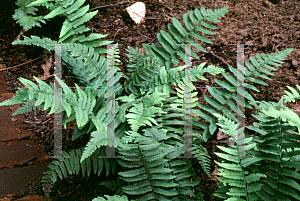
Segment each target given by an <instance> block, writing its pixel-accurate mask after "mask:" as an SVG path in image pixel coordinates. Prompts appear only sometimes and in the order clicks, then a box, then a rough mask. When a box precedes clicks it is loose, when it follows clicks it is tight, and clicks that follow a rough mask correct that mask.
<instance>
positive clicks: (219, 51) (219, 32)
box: [0, 0, 300, 200]
mask: <svg viewBox="0 0 300 201" xmlns="http://www.w3.org/2000/svg"><path fill="white" fill-rule="evenodd" d="M14 2H15V1H13V0H8V1H5V3H3V6H2V5H1V7H0V9H1V12H0V24H1V29H0V44H1V45H0V58H1V61H0V63H1V64H0V65H1V66H0V69H1V67H2V68H8V67H14V66H17V65H20V64H24V63H25V62H28V61H30V60H33V59H37V58H38V59H37V60H34V61H32V62H28V63H26V64H25V65H21V66H18V67H15V68H11V69H9V70H4V71H0V75H1V74H2V73H3V74H4V78H5V81H3V83H0V87H1V89H2V90H3V89H4V91H3V92H2V91H1V93H8V92H15V91H16V90H17V89H18V88H19V87H23V86H22V84H21V83H20V82H19V81H18V79H17V78H19V77H24V78H27V79H32V78H33V76H37V77H38V76H42V75H43V74H44V71H43V69H42V68H41V64H43V63H44V62H45V61H46V59H45V58H44V57H41V56H42V52H43V50H42V49H41V48H38V47H34V46H32V47H29V46H12V45H11V43H12V41H13V40H14V39H15V38H16V36H17V35H18V34H19V33H20V31H21V29H22V28H21V27H19V26H18V24H16V23H15V21H14V20H13V19H12V15H13V13H14V9H16V8H17V7H16V5H15V4H14ZM90 2H91V6H90V8H95V7H100V6H107V5H112V6H107V7H104V8H100V9H98V10H99V12H98V14H97V15H96V16H95V18H93V19H92V20H91V21H90V22H88V25H89V26H90V28H91V29H92V30H93V32H98V33H101V34H108V37H107V38H106V39H107V40H113V41H115V42H118V43H120V44H122V45H120V54H121V60H122V63H121V66H120V68H121V69H122V71H123V72H126V68H125V64H126V62H127V61H128V58H127V56H126V55H125V54H124V53H126V52H125V51H124V48H126V47H127V46H132V47H135V46H138V47H140V48H141V47H142V45H141V44H142V43H149V44H151V43H157V40H156V33H157V32H158V31H159V30H161V29H163V30H166V31H167V25H168V23H171V19H172V17H176V18H177V19H179V20H180V21H181V22H182V15H183V14H184V13H185V12H187V11H188V10H194V9H195V8H198V9H199V8H200V6H204V7H205V8H209V9H216V8H222V7H225V6H228V7H229V9H228V10H229V12H228V13H227V14H226V15H225V16H224V17H223V18H222V19H221V21H222V23H220V24H217V26H218V29H216V30H214V32H215V33H216V35H215V36H207V37H208V38H209V39H210V40H211V41H212V42H213V45H210V46H208V45H205V44H204V45H203V46H204V48H206V47H211V52H212V53H213V54H211V53H206V54H202V53H199V54H198V56H199V57H200V59H201V60H200V61H196V62H193V65H197V64H199V63H200V62H204V61H205V62H206V63H207V65H209V64H214V65H216V66H219V67H223V68H225V69H228V67H227V65H226V64H224V63H229V64H230V65H232V66H233V67H236V50H237V47H236V45H231V44H237V43H239V42H242V43H251V44H252V45H251V46H248V47H246V48H245V57H246V58H249V56H255V54H257V53H262V52H264V53H271V52H277V51H280V50H283V49H286V48H294V51H293V52H291V53H290V54H289V56H288V57H287V58H286V60H285V63H284V64H283V65H282V67H276V68H277V69H278V71H274V72H273V73H274V74H275V76H274V77H272V78H273V80H272V81H268V80H266V82H267V83H268V84H269V86H263V85H257V86H256V87H257V88H258V89H259V90H260V93H257V92H255V91H252V92H251V93H252V95H253V97H255V98H256V100H264V101H278V100H279V99H280V97H281V96H282V95H284V91H283V90H287V88H286V86H292V87H294V86H295V85H300V2H299V1H297V0H289V1H276V0H273V1H268V0H255V1H252V0H248V1H234V0H229V1H224V0H214V1H212V0H182V1H176V0H147V1H142V2H144V3H145V4H146V20H145V23H143V24H140V25H135V24H134V23H133V22H132V21H131V20H130V19H129V18H128V16H126V14H125V13H124V9H125V8H126V7H127V6H129V5H131V3H124V4H121V5H115V4H118V3H120V2H123V1H117V0H110V1H104V0H102V1H99V0H98V1H97V0H90ZM113 5H115V6H113ZM62 22H63V21H62V19H60V18H57V19H55V20H53V21H52V22H50V23H47V25H45V26H44V27H42V28H33V29H32V30H30V31H28V32H26V33H25V35H26V36H30V35H38V36H44V37H50V38H52V39H57V37H58V35H59V31H60V28H61V24H62ZM157 44H158V43H157ZM216 56H218V57H219V58H217V57H216ZM63 72H64V76H65V75H68V73H67V72H66V71H65V69H64V68H63ZM51 73H53V69H50V74H51ZM206 78H208V79H209V81H201V82H197V83H195V85H196V86H204V85H215V84H214V82H213V79H214V78H217V79H221V80H222V76H209V75H206ZM51 80H52V79H50V78H49V79H47V80H46V81H47V83H49V82H51ZM65 81H66V83H67V84H68V85H74V83H75V82H76V80H74V79H71V78H67V77H65ZM5 82H6V83H7V86H6V85H5ZM203 92H204V91H203V90H201V89H199V102H200V103H202V104H203V103H204V98H203V96H202V93H203ZM1 101H2V100H1ZM299 104H300V103H293V104H289V106H290V107H293V109H294V110H295V111H296V112H298V111H299V115H300V106H299ZM6 109H7V111H6V112H5V113H7V114H10V113H8V112H9V111H10V109H9V108H6ZM12 110H13V111H15V108H12ZM10 112H11V113H12V111H10ZM252 112H253V111H251V110H249V109H246V110H245V115H246V117H247V119H246V125H250V124H252V123H253V121H254V120H253V118H251V116H250V114H251V113H252ZM1 114H2V113H1ZM8 116H9V115H8ZM21 116H22V115H20V116H18V117H14V118H17V119H18V120H17V121H15V122H17V123H20V124H19V125H18V126H20V128H22V129H23V128H24V131H22V135H23V134H24V135H25V133H27V131H28V129H29V131H28V135H29V137H26V138H24V139H23V138H22V136H21V138H22V139H18V133H19V132H18V131H17V130H16V131H17V132H16V134H14V135H15V136H16V137H15V138H13V140H12V139H9V140H7V139H6V140H3V139H5V135H4V132H2V131H3V130H4V128H6V127H8V125H10V126H11V127H15V126H14V124H13V123H14V121H13V120H14V119H12V117H7V118H11V119H6V120H2V119H1V121H0V141H5V142H0V143H6V144H7V143H11V144H14V143H17V142H18V143H23V144H25V145H26V144H28V145H29V143H27V142H25V140H30V141H32V142H34V143H36V144H37V145H39V146H40V149H39V150H41V151H42V152H44V153H45V154H48V155H51V154H53V152H52V150H53V116H51V115H47V113H45V112H44V111H41V110H37V111H35V112H30V113H28V114H26V115H25V116H23V117H21ZM22 118H24V120H25V121H26V123H22V122H23V119H22ZM22 126H23V127H22ZM25 126H27V127H25ZM74 127H75V124H74V123H71V124H70V125H68V129H67V130H63V149H64V150H66V151H67V150H70V149H72V148H77V147H78V146H80V145H84V143H85V142H87V140H88V139H80V140H78V141H75V142H72V141H71V137H72V132H73V130H74ZM18 129H19V128H18ZM1 132H2V133H1ZM10 133H12V132H10ZM226 143H227V141H226V139H223V140H218V139H217V135H216V134H215V135H213V136H211V138H210V140H209V141H208V142H207V143H205V144H204V146H205V147H206V148H207V149H208V151H209V153H210V155H211V157H212V159H213V160H219V159H218V158H217V157H216V155H214V152H215V151H217V148H216V145H224V146H225V144H226ZM6 146H8V145H6ZM20 147H21V149H22V150H25V149H28V146H24V147H23V148H22V146H20ZM32 148H33V147H32ZM36 149H38V148H36ZM0 150H1V147H0ZM16 152H17V150H16ZM1 153H3V152H1ZM5 155H6V154H5ZM32 157H35V156H32ZM30 159H31V158H28V159H27V160H30ZM23 160H24V159H23ZM23 160H22V162H23ZM35 161H38V160H36V159H34V160H32V161H29V162H27V163H26V164H27V165H29V166H27V167H33V166H31V165H34V163H35ZM22 162H19V163H17V164H22ZM24 162H26V161H24ZM31 163H32V164H31ZM10 167H12V168H11V169H12V171H14V170H16V171H17V169H16V168H19V166H18V167H14V166H10ZM194 168H195V170H196V175H197V176H198V178H200V179H201V183H200V188H201V189H202V193H203V194H204V196H205V200H217V199H216V198H214V197H213V195H212V194H213V192H214V190H215V189H216V187H215V186H216V180H214V179H209V178H208V177H207V176H206V174H205V173H204V172H203V170H202V169H201V167H200V165H199V166H197V165H196V164H195V165H194ZM6 169H8V168H7V167H6ZM3 170H5V169H3ZM215 170H216V169H215V163H214V162H212V164H211V171H212V174H214V173H215V172H216V171H215ZM106 179H107V178H106ZM2 181H3V179H2ZM32 183H33V182H31V183H30V185H27V186H26V188H27V189H26V188H25V190H23V189H21V188H20V189H19V190H17V189H16V190H13V191H12V192H8V193H7V194H15V193H18V192H20V191H24V194H19V195H18V196H19V197H22V196H24V195H28V194H41V188H40V186H39V184H38V183H35V184H34V185H33V184H32ZM98 183H99V182H98ZM83 184H84V185H83ZM29 186H31V187H30V189H31V190H30V191H29ZM84 187H87V188H84ZM75 188H76V190H72V189H75ZM32 189H35V190H32ZM87 189H93V190H89V191H88V192H87ZM94 190H95V192H94ZM83 192H87V194H83ZM108 192H109V191H107V190H104V189H101V188H99V186H97V178H90V179H87V178H82V177H80V176H74V177H70V178H68V179H65V180H63V181H60V182H57V184H56V186H55V187H54V193H52V194H51V196H52V198H54V200H55V199H56V200H64V199H65V200H84V199H81V197H82V196H83V195H84V197H85V199H86V200H91V199H92V198H93V197H96V196H97V195H101V194H103V193H106V194H108ZM0 193H1V192H0ZM4 196H5V195H2V194H1V196H0V198H1V197H4Z"/></svg>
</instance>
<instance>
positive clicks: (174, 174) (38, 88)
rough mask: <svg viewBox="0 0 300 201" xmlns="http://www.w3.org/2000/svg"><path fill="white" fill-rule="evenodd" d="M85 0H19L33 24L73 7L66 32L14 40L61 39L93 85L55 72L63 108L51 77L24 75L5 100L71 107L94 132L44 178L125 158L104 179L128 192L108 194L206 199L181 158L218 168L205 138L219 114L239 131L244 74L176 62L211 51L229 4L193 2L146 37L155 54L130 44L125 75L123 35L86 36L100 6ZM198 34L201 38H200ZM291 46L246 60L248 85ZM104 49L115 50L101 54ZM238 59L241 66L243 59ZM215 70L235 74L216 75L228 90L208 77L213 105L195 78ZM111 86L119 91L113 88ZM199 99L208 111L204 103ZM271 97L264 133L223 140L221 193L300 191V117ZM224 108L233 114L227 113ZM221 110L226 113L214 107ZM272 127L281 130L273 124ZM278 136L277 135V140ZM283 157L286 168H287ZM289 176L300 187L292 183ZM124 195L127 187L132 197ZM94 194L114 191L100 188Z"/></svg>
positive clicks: (70, 63)
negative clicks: (69, 81) (116, 40)
mask: <svg viewBox="0 0 300 201" xmlns="http://www.w3.org/2000/svg"><path fill="white" fill-rule="evenodd" d="M84 2H85V1H84V0H36V1H35V0H18V2H17V4H18V5H19V6H20V8H19V9H17V10H16V13H15V15H14V18H15V19H16V20H18V21H17V22H18V23H19V24H20V25H22V26H23V27H24V29H25V30H26V31H27V30H29V29H30V28H31V27H33V26H39V25H40V22H42V23H46V21H47V20H50V19H52V18H54V17H55V16H64V17H65V18H66V19H65V21H64V23H63V25H62V29H61V32H60V35H59V39H58V40H57V41H56V40H52V39H50V38H40V37H39V36H31V37H27V36H24V40H22V41H21V40H17V41H15V42H13V44H14V45H15V44H24V45H37V46H41V47H43V48H44V49H47V50H48V51H53V50H54V48H55V45H62V53H61V58H62V60H63V64H66V65H67V67H68V68H69V69H70V70H71V72H72V73H73V74H74V76H75V77H76V78H78V79H79V80H80V83H81V84H83V85H87V86H91V87H86V88H85V89H84V90H83V89H81V88H80V87H79V86H78V85H77V84H75V86H76V88H75V92H73V91H72V90H71V89H69V88H68V86H67V85H66V84H65V83H64V82H63V81H62V80H60V79H59V78H58V77H57V76H55V78H56V80H57V82H58V83H59V84H60V85H61V86H63V90H62V97H63V98H62V105H61V108H55V104H54V87H53V84H50V85H48V84H46V83H44V82H42V81H41V80H39V79H37V78H35V79H36V82H37V83H38V85H37V84H35V83H33V82H32V81H29V80H26V79H23V78H20V81H21V82H22V83H23V84H24V85H25V86H26V87H27V89H24V88H20V89H19V90H18V91H17V94H16V95H15V96H14V97H13V99H11V100H7V101H4V102H2V103H0V106H3V105H11V104H18V103H25V105H24V106H23V107H21V108H19V110H18V111H17V112H16V113H18V114H19V113H24V112H28V111H30V110H32V109H36V108H34V107H35V106H38V107H41V108H42V109H43V110H50V113H54V112H55V110H57V109H62V112H63V119H62V122H63V125H64V126H66V123H67V122H69V121H72V120H73V119H76V123H77V126H76V129H75V132H74V134H73V137H72V140H74V139H77V138H78V137H80V136H81V135H85V134H88V135H90V137H91V138H90V141H89V142H88V143H87V145H86V146H85V147H84V148H81V149H77V150H72V151H70V152H69V153H66V152H62V156H63V157H57V160H54V161H53V162H51V164H50V165H49V168H50V170H49V171H47V172H45V176H44V177H43V182H44V183H45V187H44V190H45V192H46V193H49V192H51V187H52V185H53V184H54V183H55V182H56V181H57V178H58V177H59V178H60V179H63V178H66V177H67V175H68V174H79V172H80V169H81V172H82V174H83V175H85V174H86V175H87V176H89V175H90V173H91V171H92V169H93V170H94V173H95V174H96V173H98V175H99V174H100V173H101V172H102V171H103V170H104V169H105V171H106V176H108V175H109V173H110V172H111V173H112V174H114V173H115V171H116V165H121V166H122V167H123V168H124V171H121V172H118V175H119V178H118V180H117V182H116V181H109V182H102V183H101V185H105V186H107V187H109V188H110V189H112V190H113V191H115V192H116V193H118V194H120V195H122V197H121V196H118V195H115V196H107V195H105V197H106V198H107V200H111V201H114V200H115V201H122V200H124V201H125V200H129V198H128V197H130V198H133V199H135V200H142V199H143V200H203V195H202V194H201V192H200V189H199V187H198V184H199V180H198V179H196V178H195V174H194V170H193V168H192V166H191V164H190V161H189V160H187V159H186V158H180V157H181V156H182V155H183V154H185V152H186V151H189V152H190V153H192V156H194V157H197V159H198V160H199V163H200V164H201V166H202V168H203V170H204V171H205V173H206V174H207V175H208V176H210V160H211V159H210V156H209V154H208V152H207V150H206V149H205V148H204V147H203V146H202V142H203V141H207V140H208V138H209V137H210V135H211V134H213V133H214V131H215V130H216V129H217V125H218V124H217V119H216V117H218V118H219V120H223V121H219V125H220V126H221V127H222V128H223V130H224V132H227V133H228V134H229V135H231V136H234V132H235V131H236V128H237V126H236V125H234V124H233V122H232V121H230V120H229V119H231V120H236V118H235V116H234V115H233V113H232V112H231V111H230V110H229V109H228V108H227V105H228V106H229V108H230V109H231V110H232V111H233V112H236V113H237V114H240V113H241V112H240V111H239V110H238V108H237V106H236V104H235V101H233V100H235V99H236V97H237V93H238V92H237V90H236V88H235V87H236V83H237V80H236V78H235V77H233V76H232V75H230V74H228V73H225V70H224V69H222V68H218V67H216V66H214V65H209V66H207V67H205V63H202V64H200V65H199V66H197V67H195V66H193V68H192V70H191V74H190V75H189V73H188V68H189V67H188V66H187V65H184V66H177V67H173V65H177V64H178V62H179V57H180V58H181V59H183V60H184V61H185V52H184V46H183V45H184V43H188V44H190V45H191V46H192V47H193V48H195V49H197V50H199V51H202V52H206V50H205V49H204V48H203V47H202V45H203V43H206V44H211V43H212V42H211V41H210V40H208V39H207V38H206V37H205V36H203V34H208V35H214V33H213V32H212V31H210V30H209V29H215V28H216V27H215V26H213V25H211V24H210V23H209V22H220V21H219V18H221V17H222V16H223V15H225V14H226V13H227V12H228V11H227V9H228V8H227V7H225V8H221V9H216V10H210V9H205V8H204V7H201V8H200V10H198V9H195V10H194V11H189V13H185V14H184V15H183V22H184V24H183V25H182V24H181V23H180V22H179V21H178V20H177V19H176V18H174V17H173V18H172V24H168V31H169V32H170V33H168V32H167V31H163V30H161V31H160V33H158V34H157V39H158V42H159V45H160V46H159V45H156V44H151V45H147V44H143V46H144V48H145V50H146V55H144V54H138V49H134V48H130V47H129V48H128V49H127V52H128V53H129V54H127V56H128V58H129V59H130V62H129V63H128V65H127V71H128V72H129V74H128V75H124V74H123V73H121V72H119V71H120V70H119V69H118V68H117V67H114V68H112V63H111V61H113V62H114V63H115V64H118V63H119V62H120V61H119V60H118V58H119V56H118V54H119V52H118V46H117V44H116V45H110V44H111V43H112V42H113V41H101V40H99V39H102V38H104V37H105V36H106V35H101V34H93V33H92V34H89V35H86V34H87V32H88V31H89V30H90V29H89V28H88V27H86V26H85V22H87V21H89V20H90V19H91V18H92V17H93V16H95V15H96V13H97V11H94V12H88V9H89V5H86V6H82V5H83V4H84ZM37 6H45V8H46V9H48V11H49V14H47V15H45V16H33V15H35V12H36V11H37V8H36V7H37ZM22 17H23V18H22ZM25 19H26V20H25ZM184 26H185V27H184ZM198 32H200V33H198ZM196 40H197V41H198V40H199V41H200V42H201V44H202V45H201V44H197V43H196ZM202 42H203V43H202ZM104 45H108V46H111V47H112V48H107V49H108V51H107V50H106V49H101V48H100V46H104ZM291 51H292V49H286V50H283V51H281V52H278V53H277V54H274V53H271V54H268V55H265V54H261V56H259V55H256V58H254V57H250V61H251V63H250V62H246V63H245V64H246V67H245V70H244V71H245V80H247V83H245V87H246V88H247V89H251V90H255V91H258V90H257V88H256V87H255V86H253V85H251V82H252V83H257V84H266V83H265V82H264V81H262V80H260V79H258V78H254V76H257V77H259V78H263V79H270V78H269V77H267V76H266V75H264V74H262V73H265V74H268V75H273V74H272V73H271V72H269V70H276V69H275V68H273V67H272V66H280V63H282V61H283V59H284V57H286V56H287V54H288V53H290V52H291ZM100 53H108V55H107V56H100ZM191 56H192V57H193V58H196V59H199V58H198V56H197V54H196V53H195V51H194V49H192V50H191ZM228 67H229V70H230V72H231V73H232V74H234V76H236V77H239V76H242V75H241V74H240V72H239V71H238V70H237V69H235V68H233V67H231V66H228ZM107 68H108V69H107ZM238 68H241V67H240V66H239V65H238ZM106 70H107V72H106ZM206 72H207V73H210V74H211V75H217V74H220V73H222V75H223V76H224V78H225V79H226V81H221V80H217V79H215V82H216V83H217V84H218V85H219V86H220V88H221V87H225V86H227V87H226V90H225V89H213V88H211V87H209V86H207V88H208V91H209V93H210V94H211V95H212V98H210V97H209V96H205V100H206V102H207V103H208V104H209V105H211V107H210V106H206V105H201V104H198V103H197V100H198V99H197V98H196V93H195V92H194V90H195V87H194V86H193V84H192V82H193V81H197V78H199V79H202V80H206V79H205V78H204V76H203V75H204V73H206ZM121 77H125V79H126V81H125V83H124V86H123V87H122V86H121V85H120V83H119V80H120V78H121ZM112 78H113V79H112ZM170 84H173V85H174V86H175V90H176V91H175V90H173V89H171V86H170ZM111 91H114V92H115V94H111ZM292 92H293V94H291V93H289V94H288V96H287V97H286V98H287V100H294V99H295V98H299V94H298V93H297V92H296V91H295V90H292ZM185 97H188V100H185ZM114 98H115V99H114ZM245 98H246V99H247V101H246V102H245V103H246V107H250V105H251V104H253V105H254V106H255V107H263V106H264V104H260V106H258V105H257V104H258V102H255V100H254V99H253V97H252V96H251V95H250V93H249V92H248V91H247V90H245ZM232 99H233V100H232ZM106 101H107V102H108V103H106ZM113 103H114V104H115V105H114V106H115V107H114V109H113ZM30 104H31V105H30ZM33 106H34V107H33ZM196 106H198V107H199V108H201V109H202V110H205V112H204V111H201V110H199V109H196V108H195V107H196ZM268 106H269V110H267V109H268V108H266V107H265V108H264V109H265V110H264V111H263V112H264V113H260V114H259V115H258V116H257V117H258V119H259V120H261V121H262V123H261V124H256V125H255V126H254V127H253V128H254V130H255V131H256V132H258V133H259V134H260V135H261V136H255V137H248V136H247V137H246V138H245V139H244V144H243V145H238V146H237V147H233V146H232V147H229V148H225V147H220V149H221V150H222V151H224V152H226V154H224V153H218V156H219V157H220V158H223V159H225V160H226V161H227V162H226V163H224V162H223V163H218V165H219V166H220V167H222V168H224V170H221V171H220V174H219V176H221V177H220V178H219V180H220V181H221V182H223V184H220V185H219V187H220V189H219V190H218V191H217V192H216V196H218V197H221V198H224V199H227V200H260V199H271V198H274V197H275V198H276V199H277V200H292V199H294V198H295V199H298V198H299V195H298V191H297V190H299V189H298V186H299V185H298V183H297V182H298V181H296V180H297V179H299V174H298V170H299V167H298V166H299V165H298V162H299V160H298V156H299V155H300V154H299V153H298V152H299V151H298V150H297V151H296V149H297V146H298V144H297V143H296V142H297V140H299V139H298V136H297V135H295V134H294V135H288V134H286V131H289V133H292V132H293V131H292V130H293V128H294V127H295V126H298V125H299V121H298V119H297V118H296V117H295V116H294V114H293V113H291V111H289V110H283V106H282V105H281V106H277V108H276V106H275V107H273V106H272V105H271V106H270V105H268ZM272 108H273V109H272ZM114 110H115V111H114ZM186 110H191V113H192V114H195V115H198V116H199V118H201V119H205V120H206V121H207V122H208V123H209V124H208V125H207V124H204V123H203V122H199V121H197V120H198V119H197V118H194V117H192V119H188V118H187V117H186V116H188V115H187V113H186ZM219 112H220V113H221V112H222V113H223V114H224V115H225V116H226V117H227V118H229V119H227V118H226V117H224V116H221V115H220V114H218V113H219ZM214 113H217V114H216V115H215V116H213V114H214ZM112 114H113V115H112ZM267 115H269V116H272V118H270V117H268V116H267ZM278 115H279V116H278ZM280 115H281V116H280ZM174 117H175V118H176V120H174V119H173V118H174ZM106 118H107V125H114V132H115V133H114V135H115V140H114V141H111V140H108V141H107V142H106V140H107V139H108V138H107V135H108V131H107V130H106V129H105V128H106V122H105V119H106ZM268 118H269V119H268ZM280 118H281V119H280ZM178 119H180V120H178ZM266 120H270V121H271V122H269V121H266ZM286 120H288V123H289V125H287V124H285V123H283V121H286ZM187 122H188V123H191V124H192V125H193V128H192V129H191V133H186V132H185V131H184V130H183V126H185V125H186V124H187ZM224 122H225V124H224ZM270 125H271V126H272V127H270ZM293 126H294V127H293ZM195 127H198V128H201V129H203V132H200V131H199V130H196V129H194V128H195ZM273 128H274V129H276V131H275V130H273V131H271V130H272V129H273ZM238 131H239V133H240V132H242V130H238ZM274 133H275V134H274ZM272 134H274V136H272ZM187 135H189V136H192V139H191V140H192V147H191V148H188V150H186V147H185V140H184V138H185V137H187ZM273 142H276V143H275V144H272V143H273ZM271 145H273V146H271ZM106 146H110V147H112V146H113V147H114V148H115V150H116V155H117V156H119V158H118V159H116V160H114V159H106V160H104V159H103V158H98V156H105V147H106ZM241 149H243V150H244V151H245V155H243V157H241V155H240V154H239V153H241ZM293 149H294V150H293ZM266 153H268V154H269V153H272V157H270V158H269V159H267V158H266V156H265V155H266ZM276 154H277V155H276ZM291 161H292V162H293V163H292V162H291ZM294 162H295V163H294ZM281 166H282V167H285V168H282V169H278V168H279V167H281ZM293 168H296V170H294V169H293ZM293 176H294V177H295V178H294V179H293V178H292V177H293ZM121 180H122V181H123V183H124V182H125V184H126V185H121V184H123V183H121ZM282 184H286V185H290V186H292V187H293V188H289V189H288V190H286V187H284V186H283V185H282ZM123 194H127V195H128V197H127V196H126V195H123ZM284 196H285V199H283V197H284ZM94 200H106V199H105V198H103V197H98V198H95V199H94Z"/></svg>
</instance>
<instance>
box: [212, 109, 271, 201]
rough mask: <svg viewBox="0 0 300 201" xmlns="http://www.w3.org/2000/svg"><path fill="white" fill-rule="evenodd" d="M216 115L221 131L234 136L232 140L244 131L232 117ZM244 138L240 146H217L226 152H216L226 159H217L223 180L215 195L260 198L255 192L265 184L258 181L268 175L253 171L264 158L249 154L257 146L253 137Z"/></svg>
mask: <svg viewBox="0 0 300 201" xmlns="http://www.w3.org/2000/svg"><path fill="white" fill-rule="evenodd" d="M214 115H215V116H216V117H217V118H218V120H219V123H218V125H220V126H221V127H222V129H221V131H223V132H224V133H226V134H228V135H230V136H232V138H230V139H231V140H233V141H235V139H234V138H235V137H237V135H240V134H241V132H243V130H241V129H237V125H235V124H234V122H233V121H231V120H230V119H227V118H226V117H224V116H222V115H220V114H216V113H215V114H214ZM243 140H244V142H243V144H242V145H238V146H234V145H232V146H230V147H221V146H217V147H218V148H219V149H221V150H222V151H223V152H225V154H224V153H216V155H217V156H219V157H220V158H222V159H224V161H223V162H222V163H219V162H217V161H216V163H217V164H218V166H220V167H221V168H220V169H219V173H218V176H219V177H218V180H219V181H221V182H223V185H222V187H221V188H220V189H218V190H217V191H215V192H216V193H215V194H214V195H215V196H217V197H220V198H224V199H226V200H257V198H258V196H257V195H256V194H255V192H258V191H259V190H260V189H261V187H262V186H263V184H261V183H259V182H258V181H259V179H260V178H261V177H267V176H266V175H264V174H256V172H253V171H252V169H251V168H252V166H253V164H254V163H257V162H259V161H260V160H262V159H261V158H259V157H253V156H252V155H249V154H248V153H249V150H251V149H253V148H254V147H255V143H253V142H251V141H252V137H248V136H246V137H245V138H244V139H243ZM221 192H225V193H226V194H223V193H221Z"/></svg>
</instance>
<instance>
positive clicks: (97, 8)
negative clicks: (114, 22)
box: [89, 1, 130, 12]
mask: <svg viewBox="0 0 300 201" xmlns="http://www.w3.org/2000/svg"><path fill="white" fill-rule="evenodd" d="M125 3H130V1H125V2H121V3H117V4H114V5H105V6H99V7H96V8H92V9H90V10H89V12H90V11H93V10H99V9H101V8H106V7H113V6H118V5H122V4H125Z"/></svg>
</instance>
